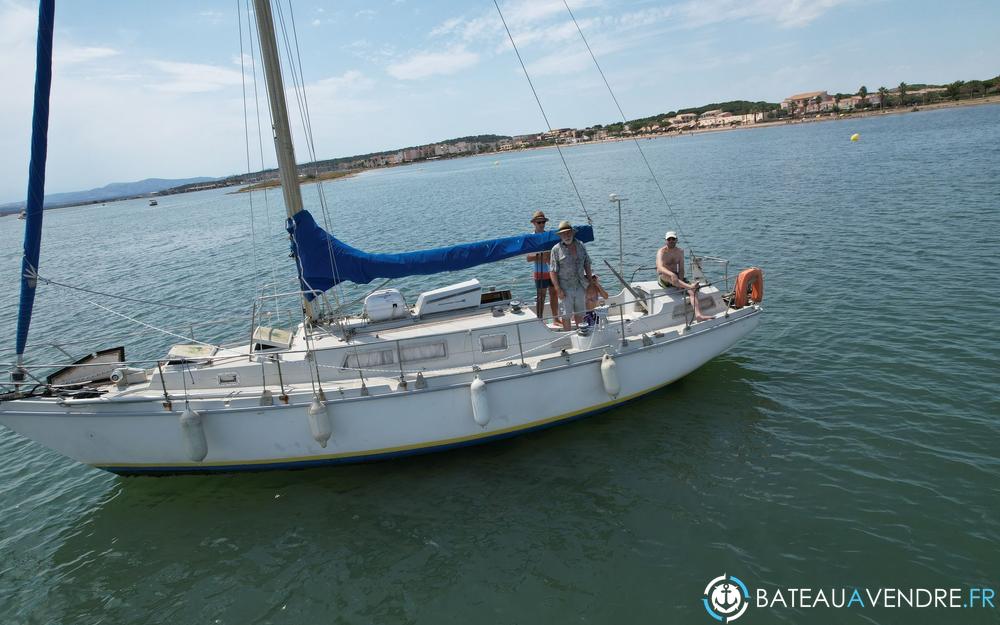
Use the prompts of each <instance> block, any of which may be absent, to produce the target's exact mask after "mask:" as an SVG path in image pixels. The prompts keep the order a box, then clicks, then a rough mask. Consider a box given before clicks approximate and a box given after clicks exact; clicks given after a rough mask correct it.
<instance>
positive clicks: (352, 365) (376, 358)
mask: <svg viewBox="0 0 1000 625" xmlns="http://www.w3.org/2000/svg"><path fill="white" fill-rule="evenodd" d="M394 362H396V359H395V358H394V357H393V355H392V350H391V349H380V350H377V351H368V352H356V353H353V354H348V355H347V357H346V358H344V368H345V369H365V368H368V367H383V366H385V365H391V364H392V363H394Z"/></svg>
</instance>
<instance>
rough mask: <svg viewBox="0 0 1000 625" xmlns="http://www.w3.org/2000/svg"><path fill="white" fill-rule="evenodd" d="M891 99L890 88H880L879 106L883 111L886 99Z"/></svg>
mask: <svg viewBox="0 0 1000 625" xmlns="http://www.w3.org/2000/svg"><path fill="white" fill-rule="evenodd" d="M888 99H889V90H888V89H886V88H885V87H879V88H878V108H879V110H881V111H884V110H885V101H886V100H888Z"/></svg>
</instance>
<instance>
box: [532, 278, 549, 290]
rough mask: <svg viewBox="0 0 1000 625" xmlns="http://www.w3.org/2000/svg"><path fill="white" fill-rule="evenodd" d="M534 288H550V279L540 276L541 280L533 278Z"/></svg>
mask: <svg viewBox="0 0 1000 625" xmlns="http://www.w3.org/2000/svg"><path fill="white" fill-rule="evenodd" d="M535 288H536V289H538V290H542V289H551V288H552V280H549V279H548V278H542V279H541V280H535Z"/></svg>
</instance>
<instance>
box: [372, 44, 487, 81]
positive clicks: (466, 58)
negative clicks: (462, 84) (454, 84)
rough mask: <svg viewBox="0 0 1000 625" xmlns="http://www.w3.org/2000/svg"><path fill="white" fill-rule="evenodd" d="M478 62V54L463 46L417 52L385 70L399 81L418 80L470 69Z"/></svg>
mask: <svg viewBox="0 0 1000 625" xmlns="http://www.w3.org/2000/svg"><path fill="white" fill-rule="evenodd" d="M478 62H479V54H477V53H475V52H470V51H468V50H466V49H465V47H464V46H454V47H452V48H451V49H449V50H447V51H444V52H417V53H415V54H413V55H412V56H411V57H410V58H408V59H406V60H405V61H400V62H397V63H392V64H390V65H389V67H387V68H386V71H387V72H389V75H390V76H392V77H394V78H398V79H400V80H418V79H420V78H427V77H428V76H435V75H440V74H454V73H455V72H458V71H461V70H463V69H466V68H469V67H472V66H473V65H475V64H476V63H478Z"/></svg>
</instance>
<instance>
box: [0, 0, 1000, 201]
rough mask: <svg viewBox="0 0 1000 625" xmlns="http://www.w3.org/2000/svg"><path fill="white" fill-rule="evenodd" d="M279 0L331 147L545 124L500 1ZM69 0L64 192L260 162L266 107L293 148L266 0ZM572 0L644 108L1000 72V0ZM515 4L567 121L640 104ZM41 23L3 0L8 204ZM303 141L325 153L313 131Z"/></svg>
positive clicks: (510, 17) (614, 115) (521, 35)
mask: <svg viewBox="0 0 1000 625" xmlns="http://www.w3.org/2000/svg"><path fill="white" fill-rule="evenodd" d="M273 2H280V3H281V6H282V8H283V13H284V16H285V23H286V29H287V30H288V31H289V32H291V30H292V27H293V24H294V31H295V33H297V35H298V43H299V46H298V50H299V53H300V56H301V66H302V76H303V79H304V83H305V94H306V98H307V101H308V107H309V110H310V113H311V115H310V119H311V123H312V129H313V137H314V141H315V146H316V154H317V156H318V157H319V158H335V157H340V156H350V155H353V154H361V153H366V152H374V151H381V150H389V149H395V148H401V147H407V146H411V145H420V144H424V143H431V142H435V141H439V140H443V139H448V138H453V137H459V136H464V135H473V134H484V133H497V134H510V135H513V134H524V133H529V132H538V131H541V130H544V129H545V122H544V120H543V118H542V116H541V113H540V112H539V110H538V107H537V104H536V103H535V101H534V98H533V96H532V93H531V89H530V87H529V86H528V83H527V81H526V80H525V77H524V75H523V73H522V71H521V67H520V65H519V64H518V61H517V58H516V57H515V56H514V54H513V51H512V48H511V45H510V42H509V41H508V40H507V35H506V33H505V32H504V30H503V26H502V24H501V22H500V18H499V16H498V14H497V11H496V8H495V7H494V6H493V3H492V0H481V1H478V0H477V1H475V2H473V1H462V0H452V1H450V2H441V1H434V0H423V1H418V0H364V1H354V0H341V1H337V2H320V1H315V0H292V3H291V5H289V0H273ZM56 4H57V7H56V31H55V51H54V75H53V85H52V102H51V117H50V129H49V161H48V168H47V181H46V192H47V193H58V192H65V191H76V190H83V189H89V188H93V187H99V186H103V185H105V184H107V183H110V182H127V181H133V180H140V179H143V178H151V177H156V178H185V177H194V176H213V177H216V176H225V175H229V174H234V173H240V172H246V171H247V170H248V163H247V160H248V159H247V147H246V146H247V139H246V137H247V130H246V128H247V125H249V136H250V139H249V143H250V144H251V156H250V165H249V169H253V170H257V169H260V166H261V164H263V165H264V166H268V167H270V166H273V165H274V162H275V160H274V156H273V149H272V144H271V138H270V131H269V130H268V128H267V126H268V121H267V120H268V118H267V113H266V111H264V110H263V109H261V116H260V118H259V119H260V120H261V122H260V124H261V126H262V127H263V128H264V137H263V148H264V149H263V155H262V153H261V152H262V151H261V150H260V149H259V146H260V145H261V141H260V140H259V136H258V134H257V128H258V115H257V112H256V108H255V98H254V74H253V72H252V70H251V67H252V64H251V60H252V57H251V56H250V45H251V37H250V35H249V31H248V30H247V15H246V0H232V1H230V2H216V1H215V0H197V1H195V0H175V1H173V2H134V1H130V2H126V1H123V0H72V1H59V0H57V3H56ZM569 5H570V7H571V8H572V10H573V12H574V14H575V15H576V17H577V20H578V21H579V24H580V27H581V28H582V29H583V32H584V34H585V35H586V36H587V38H588V41H589V43H590V46H591V48H592V49H593V50H594V53H595V54H596V56H597V59H598V61H599V62H600V64H601V66H602V68H603V69H604V72H605V74H606V76H607V78H608V81H609V83H610V84H611V86H612V88H613V89H614V91H615V95H616V96H617V98H618V101H619V103H620V104H621V106H622V109H623V110H624V112H625V115H626V116H627V117H628V118H630V119H632V118H638V117H644V116H648V115H653V114H657V113H664V112H668V111H671V110H676V109H678V108H683V107H689V106H701V105H703V104H708V103H711V102H721V101H726V100H736V99H744V100H754V101H756V100H767V101H770V102H780V101H781V100H782V99H783V98H785V97H787V96H788V95H791V94H794V93H798V92H803V91H812V90H826V91H829V92H830V93H835V92H844V93H848V92H855V91H857V89H858V88H859V87H860V86H861V85H865V86H867V87H868V90H869V91H875V90H877V89H878V88H879V87H881V86H886V87H890V88H891V87H894V86H896V85H898V84H899V83H900V82H901V81H905V82H907V83H917V82H932V83H945V82H951V81H953V80H958V79H962V80H970V79H977V78H978V79H984V78H989V77H992V76H996V75H997V74H1000V37H997V36H996V30H997V26H998V25H1000V2H997V1H996V0H982V1H977V0H965V1H962V2H957V3H943V2H937V1H927V0H690V1H684V0H682V1H676V2H670V1H653V0H570V2H569ZM500 8H501V10H502V11H503V14H504V17H505V18H506V20H507V23H508V25H509V27H510V29H511V32H512V35H513V37H514V40H515V42H516V43H517V45H518V48H519V50H520V52H521V55H522V56H523V58H524V62H525V64H526V65H527V68H528V73H529V74H530V76H531V79H532V81H533V83H534V85H535V88H536V89H537V91H538V95H539V97H540V99H541V101H542V104H543V105H544V107H545V110H546V113H547V115H548V118H549V121H550V122H551V123H552V125H553V127H578V128H582V127H586V126H590V125H593V124H596V123H610V122H614V121H619V120H620V116H619V114H618V111H617V109H616V108H615V105H614V102H613V101H612V99H611V96H610V95H609V94H608V92H607V89H606V87H605V86H604V83H603V81H602V80H601V77H600V75H599V74H598V73H597V70H596V69H595V67H594V64H593V61H592V60H591V59H590V56H589V55H588V53H587V51H586V48H585V47H584V44H583V42H582V40H581V39H580V37H579V34H578V33H577V31H576V27H575V26H574V25H573V23H572V21H571V20H570V17H569V14H568V13H567V11H566V8H565V6H564V5H563V2H562V0H500ZM293 18H294V19H293ZM241 25H242V30H241ZM36 28H37V6H36V5H34V4H33V3H28V2H23V1H22V0H0V42H2V43H0V72H2V84H3V90H2V94H0V137H2V138H3V144H2V147H3V149H2V150H0V203H3V202H8V201H17V200H23V199H24V194H25V189H26V185H27V169H28V159H29V145H30V129H31V98H32V90H33V83H34V54H35V52H34V46H35V33H36ZM241 32H242V33H243V35H242V42H241ZM241 45H242V53H241ZM254 46H255V47H256V43H254ZM241 61H242V62H241ZM257 65H258V67H257V74H256V75H257V77H258V81H259V80H260V68H259V60H258V61H257ZM244 84H246V87H245V88H244ZM258 90H259V98H260V106H261V107H264V106H265V102H266V99H265V95H264V88H263V84H262V83H261V84H260V85H259V86H258ZM244 93H245V94H246V96H244ZM290 101H291V103H290V107H291V108H292V111H293V112H292V115H293V119H297V118H298V117H297V113H296V112H295V111H296V109H295V105H294V97H290ZM245 109H246V110H247V111H248V119H249V122H248V124H245V122H244V110H245ZM293 124H294V125H296V127H298V126H300V125H301V124H295V122H294V121H293ZM296 150H297V157H298V160H299V162H305V161H308V160H310V159H309V158H308V152H307V150H306V144H305V141H304V138H303V135H302V133H301V132H300V131H296Z"/></svg>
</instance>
